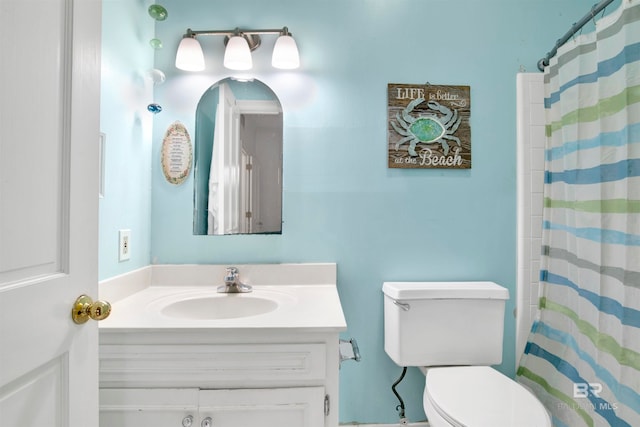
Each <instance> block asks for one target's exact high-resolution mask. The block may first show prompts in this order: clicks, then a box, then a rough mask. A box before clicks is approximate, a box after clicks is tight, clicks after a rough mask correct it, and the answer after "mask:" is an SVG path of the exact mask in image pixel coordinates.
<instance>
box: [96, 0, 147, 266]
mask: <svg viewBox="0 0 640 427" xmlns="http://www.w3.org/2000/svg"><path fill="white" fill-rule="evenodd" d="M149 4H151V1H149V0H146V1H135V2H133V1H130V0H129V1H127V0H118V1H115V0H110V1H105V2H103V25H102V87H101V99H100V110H101V111H100V130H101V132H103V133H105V134H106V150H105V161H104V164H105V192H104V198H102V199H100V236H99V238H100V243H99V244H100V272H99V274H100V279H105V278H108V277H112V276H116V275H118V274H122V273H126V272H128V271H131V270H134V269H137V268H140V267H143V266H146V265H148V264H149V257H150V252H151V240H150V233H151V221H150V219H151V162H152V157H151V140H152V138H151V132H152V121H153V118H152V116H151V115H150V114H149V113H148V112H147V109H146V107H147V104H149V103H150V102H152V101H153V83H152V81H151V79H150V78H149V77H148V71H149V70H150V69H152V68H153V58H154V52H153V49H151V48H150V46H149V40H150V39H152V38H153V35H154V21H153V20H152V19H151V18H149V16H148V15H147V7H148V6H149ZM120 229H130V230H131V259H130V260H129V261H124V262H118V230H120Z"/></svg>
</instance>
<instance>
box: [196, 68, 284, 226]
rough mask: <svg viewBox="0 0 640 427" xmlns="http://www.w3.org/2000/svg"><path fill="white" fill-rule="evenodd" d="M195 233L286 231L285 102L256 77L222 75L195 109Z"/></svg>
mask: <svg viewBox="0 0 640 427" xmlns="http://www.w3.org/2000/svg"><path fill="white" fill-rule="evenodd" d="M194 156H195V165H194V215H193V216H194V221H193V234H196V235H224V234H280V233H282V105H281V104H280V101H279V100H278V97H277V96H276V94H275V93H274V92H273V91H272V90H271V89H270V88H269V87H268V86H267V85H265V84H264V83H262V82H260V81H258V80H250V81H246V80H245V81H240V80H235V79H233V78H226V79H224V80H220V81H219V82H217V83H216V84H214V85H213V86H211V87H210V88H209V89H208V90H207V91H206V92H205V93H204V94H203V95H202V98H200V102H199V103H198V108H197V110H196V131H195V154H194Z"/></svg>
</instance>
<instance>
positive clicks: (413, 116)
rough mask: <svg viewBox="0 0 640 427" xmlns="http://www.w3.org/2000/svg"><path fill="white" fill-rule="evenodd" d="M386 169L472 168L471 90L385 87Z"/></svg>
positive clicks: (444, 86)
mask: <svg viewBox="0 0 640 427" xmlns="http://www.w3.org/2000/svg"><path fill="white" fill-rule="evenodd" d="M387 100H388V103H387V104H388V106H387V134H388V138H387V139H388V141H387V143H388V167H390V168H403V169H470V168H471V128H470V125H469V119H470V116H471V88H470V86H450V85H448V86H447V85H432V84H429V83H427V84H424V85H412V84H397V83H389V84H388V86H387Z"/></svg>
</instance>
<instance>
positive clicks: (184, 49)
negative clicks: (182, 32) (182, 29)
mask: <svg viewBox="0 0 640 427" xmlns="http://www.w3.org/2000/svg"><path fill="white" fill-rule="evenodd" d="M176 68H179V69H181V70H185V71H202V70H204V54H203V53H202V46H200V43H199V42H198V40H196V39H195V37H189V36H186V37H183V38H182V40H181V41H180V45H179V46H178V52H177V53H176Z"/></svg>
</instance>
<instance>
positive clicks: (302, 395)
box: [101, 387, 325, 427]
mask: <svg viewBox="0 0 640 427" xmlns="http://www.w3.org/2000/svg"><path fill="white" fill-rule="evenodd" d="M324 394H325V393H324V387H298V388H275V389H238V390H201V391H200V419H202V420H204V419H206V418H207V417H211V420H212V423H211V425H212V426H214V427H238V426H242V427H282V426H290V427H324V418H325V417H324ZM101 427H103V426H101Z"/></svg>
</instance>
